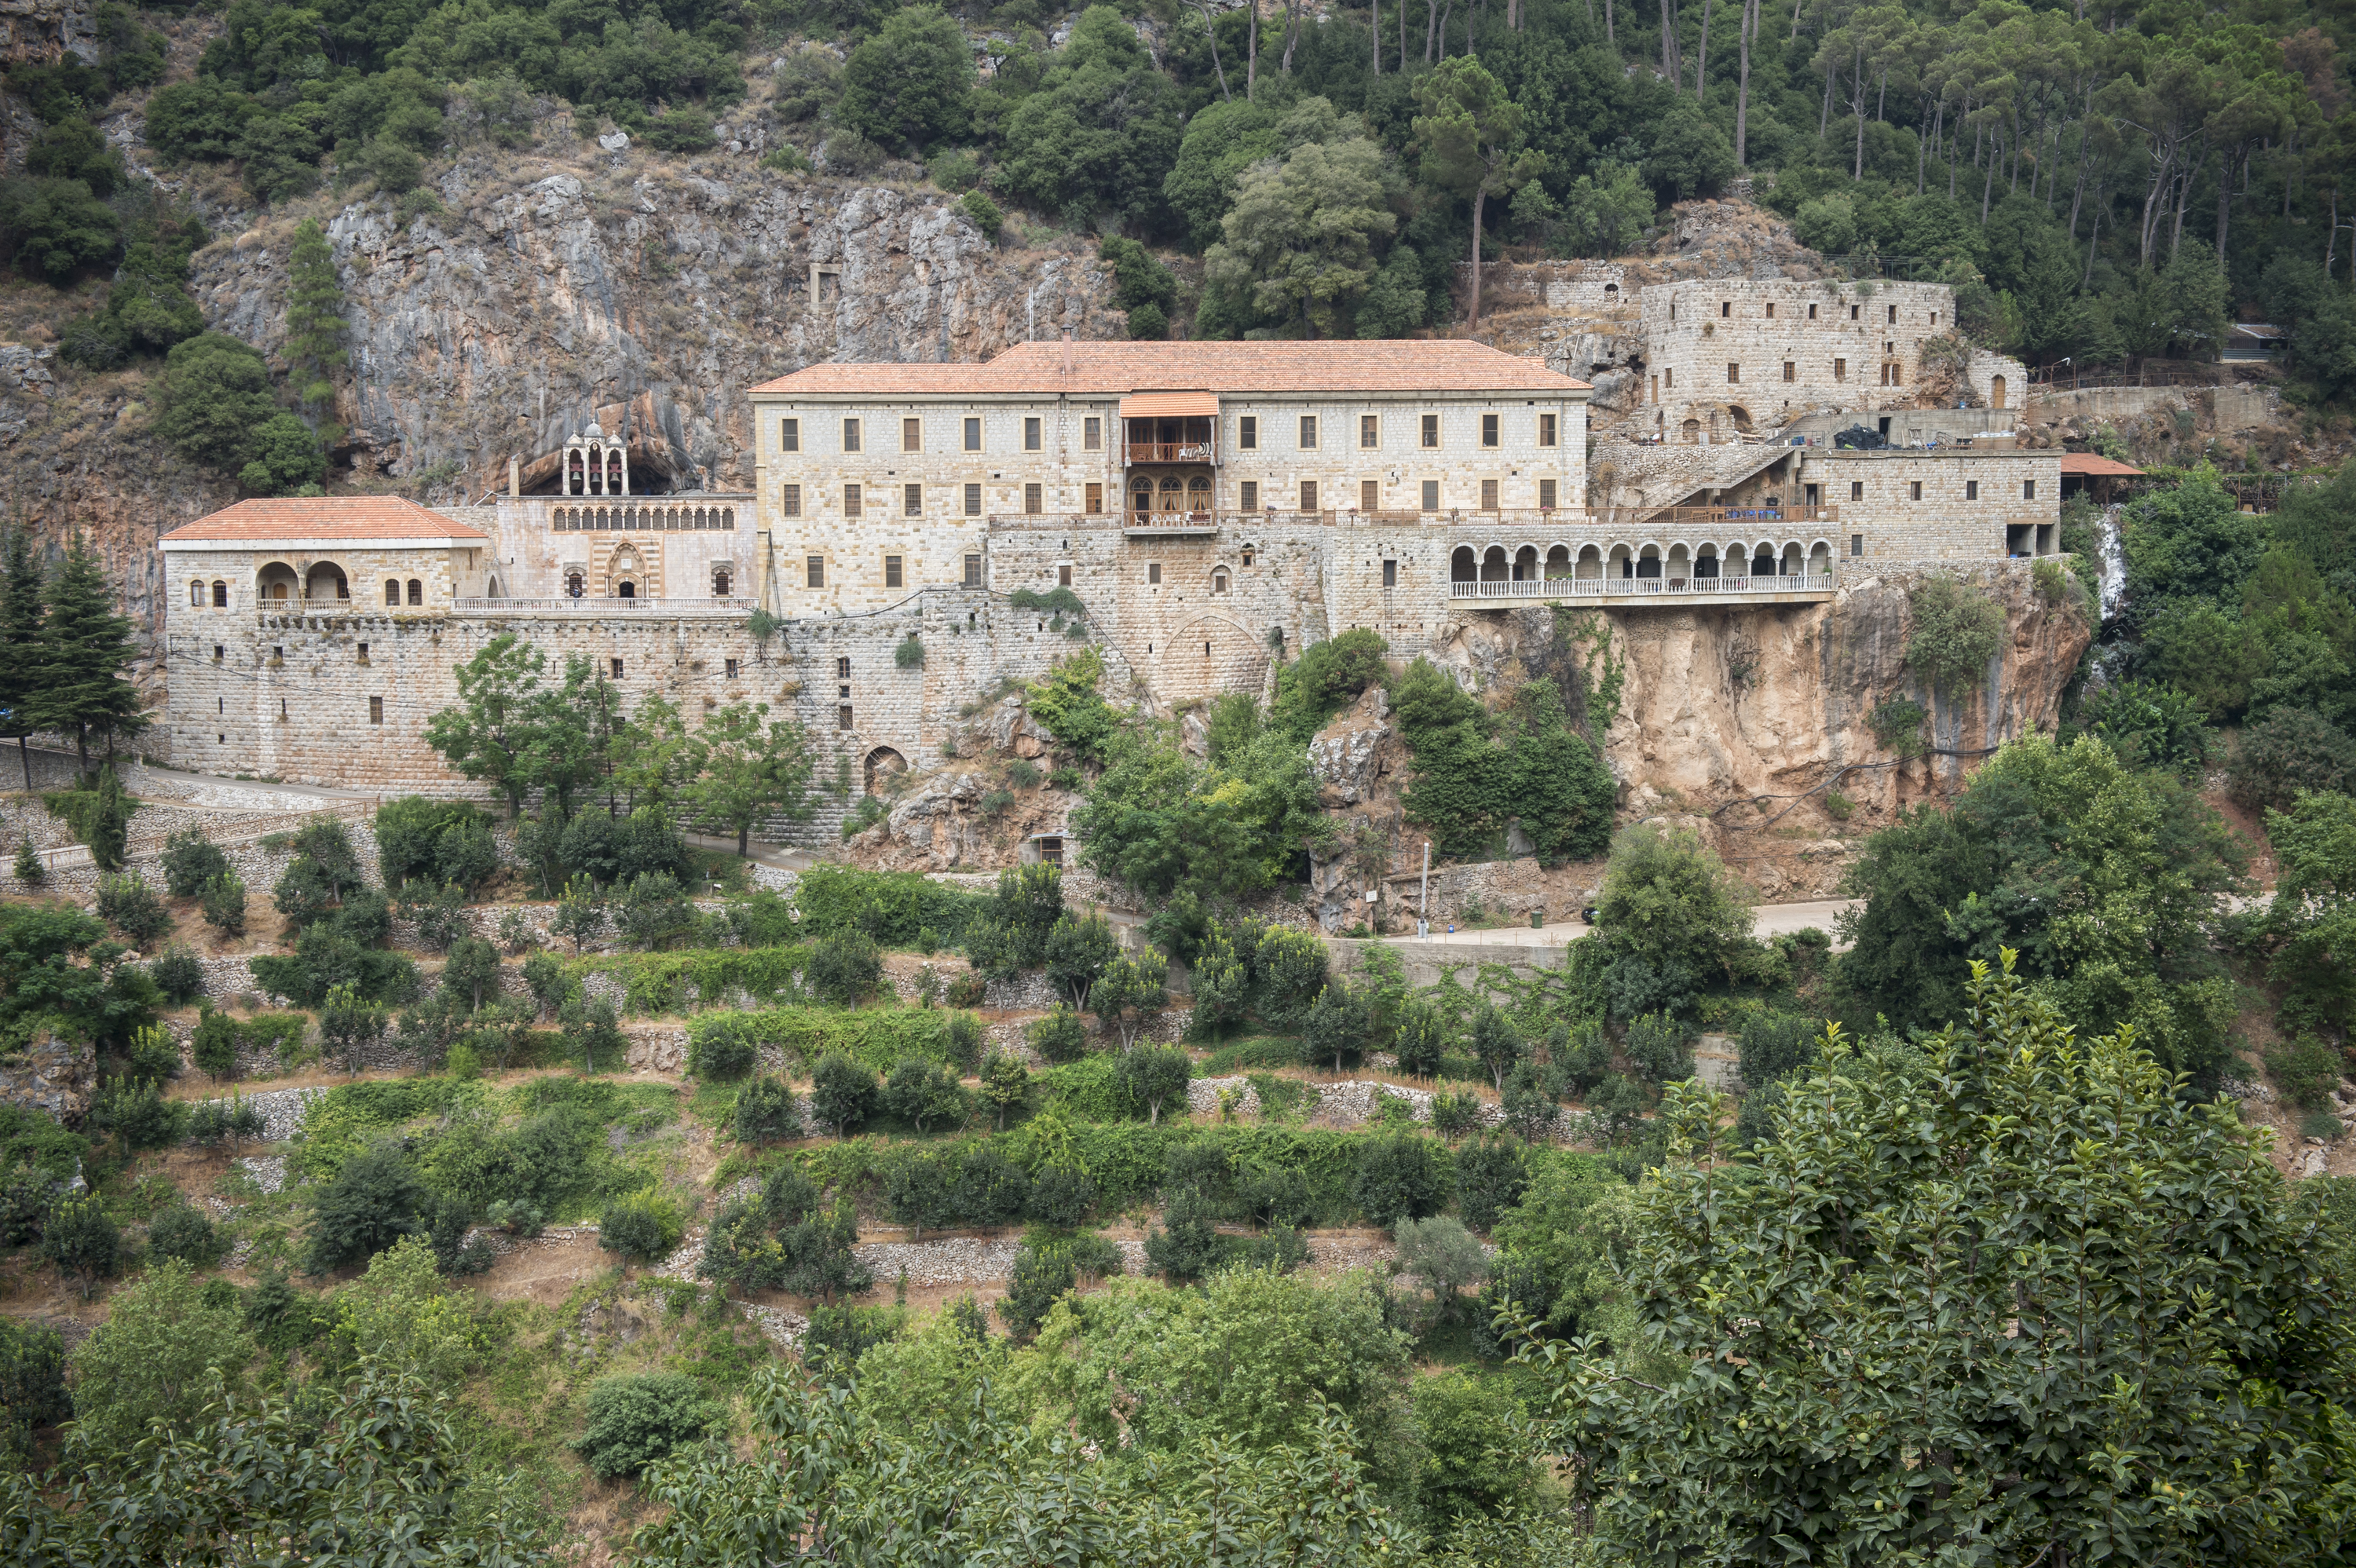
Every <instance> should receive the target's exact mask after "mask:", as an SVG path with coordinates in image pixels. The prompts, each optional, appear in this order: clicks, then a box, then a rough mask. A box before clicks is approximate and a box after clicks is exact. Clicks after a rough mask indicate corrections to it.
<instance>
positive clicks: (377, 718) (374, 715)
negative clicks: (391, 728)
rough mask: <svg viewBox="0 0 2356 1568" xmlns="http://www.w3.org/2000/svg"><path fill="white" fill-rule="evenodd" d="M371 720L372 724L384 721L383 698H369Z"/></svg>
mask: <svg viewBox="0 0 2356 1568" xmlns="http://www.w3.org/2000/svg"><path fill="white" fill-rule="evenodd" d="M383 722H384V699H383V698H381V697H371V698H369V723H371V724H381V723H383Z"/></svg>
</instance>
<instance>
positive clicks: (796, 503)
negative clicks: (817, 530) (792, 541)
mask: <svg viewBox="0 0 2356 1568" xmlns="http://www.w3.org/2000/svg"><path fill="white" fill-rule="evenodd" d="M777 510H778V511H780V512H782V513H783V514H785V515H786V516H787V517H800V516H801V515H802V487H801V486H800V485H787V486H786V487H785V489H784V490H783V491H781V492H780V493H779V495H778V496H777Z"/></svg>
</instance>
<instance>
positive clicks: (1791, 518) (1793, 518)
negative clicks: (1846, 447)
mask: <svg viewBox="0 0 2356 1568" xmlns="http://www.w3.org/2000/svg"><path fill="white" fill-rule="evenodd" d="M1595 521H1596V522H1597V523H1599V524H1601V525H1603V526H1606V527H1610V526H1612V525H1615V524H1616V525H1621V526H1624V527H1628V528H1634V527H1636V526H1638V525H1639V524H1642V525H1643V526H1644V527H1646V528H1651V527H1654V526H1655V525H1658V526H1660V527H1663V528H1717V527H1718V526H1719V524H1721V523H1727V524H1740V525H1751V524H1757V523H1765V524H1767V525H1769V526H1771V527H1773V526H1776V525H1781V524H1794V525H1796V524H1803V523H1821V524H1823V525H1824V526H1826V528H1830V527H1832V526H1833V525H1834V524H1836V523H1837V522H1839V521H1840V508H1839V507H1794V506H1782V505H1778V506H1773V507H1769V506H1756V507H1613V508H1612V509H1611V510H1609V511H1605V512H1601V513H1599V514H1597V516H1596V517H1595Z"/></svg>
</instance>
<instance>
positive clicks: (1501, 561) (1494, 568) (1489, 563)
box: [1481, 544, 1513, 582]
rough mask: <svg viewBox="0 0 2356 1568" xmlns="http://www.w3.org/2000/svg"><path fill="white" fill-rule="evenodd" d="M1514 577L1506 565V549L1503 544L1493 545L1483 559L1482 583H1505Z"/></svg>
mask: <svg viewBox="0 0 2356 1568" xmlns="http://www.w3.org/2000/svg"><path fill="white" fill-rule="evenodd" d="M1512 575H1513V574H1512V572H1511V571H1509V570H1508V569H1507V567H1506V565H1505V546H1504V545H1501V544H1493V545H1491V546H1490V547H1489V548H1488V549H1487V551H1486V552H1484V553H1483V555H1482V557H1481V581H1483V582H1505V581H1511V580H1512Z"/></svg>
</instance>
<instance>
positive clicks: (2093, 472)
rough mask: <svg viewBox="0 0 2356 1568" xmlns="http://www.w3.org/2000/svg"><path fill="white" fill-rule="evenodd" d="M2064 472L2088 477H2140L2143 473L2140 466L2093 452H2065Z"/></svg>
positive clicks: (2062, 468)
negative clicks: (2132, 465) (2136, 466)
mask: <svg viewBox="0 0 2356 1568" xmlns="http://www.w3.org/2000/svg"><path fill="white" fill-rule="evenodd" d="M2061 472H2062V473H2064V474H2075V475H2079V476H2080V477H2081V478H2086V479H2125V478H2140V477H2141V476H2142V475H2143V470H2142V469H2140V468H2130V467H2128V466H2127V465H2126V464H2124V463H2121V462H2119V461H2118V460H2117V459H2115V458H2110V457H2103V456H2100V455H2098V454H2096V453H2092V452H2065V453H2062V454H2061Z"/></svg>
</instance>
